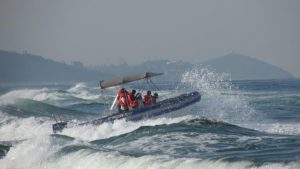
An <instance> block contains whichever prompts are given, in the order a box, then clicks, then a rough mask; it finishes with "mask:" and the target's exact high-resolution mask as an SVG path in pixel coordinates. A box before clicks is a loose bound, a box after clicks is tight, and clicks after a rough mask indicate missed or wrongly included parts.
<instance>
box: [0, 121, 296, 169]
mask: <svg viewBox="0 0 300 169" xmlns="http://www.w3.org/2000/svg"><path fill="white" fill-rule="evenodd" d="M299 145H300V138H299V137H296V136H295V137H290V136H289V137H287V136H285V135H274V134H268V133H264V132H260V131H255V130H251V129H247V128H243V127H239V126H236V125H232V124H228V123H225V122H221V121H213V120H208V119H189V120H180V121H178V122H174V123H170V124H159V125H152V126H141V127H139V128H137V129H135V130H133V131H131V132H128V133H125V134H121V135H116V136H114V137H110V138H105V139H97V140H94V141H84V140H80V139H78V137H70V136H66V135H58V134H54V135H48V136H44V137H41V136H38V137H35V138H31V139H27V140H25V141H22V142H20V143H18V144H16V145H14V147H11V148H10V151H9V152H8V153H7V154H6V156H5V157H4V158H3V159H2V160H0V165H1V166H3V167H4V168H15V167H16V168H41V167H42V168H78V167H80V168H107V167H108V168H132V167H137V168H157V167H160V168H162V167H163V168H198V167H199V166H201V167H202V168H249V169H250V168H251V169H253V168H298V167H299V166H300V163H299V161H298V154H299V153H300V149H299ZM31 153H32V156H30V157H29V156H28V154H31ZM21 164H22V165H21Z"/></svg>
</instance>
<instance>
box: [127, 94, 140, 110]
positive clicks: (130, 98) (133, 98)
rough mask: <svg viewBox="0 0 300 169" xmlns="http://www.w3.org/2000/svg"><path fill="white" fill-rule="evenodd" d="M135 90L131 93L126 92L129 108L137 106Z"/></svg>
mask: <svg viewBox="0 0 300 169" xmlns="http://www.w3.org/2000/svg"><path fill="white" fill-rule="evenodd" d="M135 93H136V91H135V90H132V91H131V93H128V95H127V97H128V104H129V106H130V108H132V109H135V108H137V107H138V106H139V102H138V100H137V99H136V96H135Z"/></svg>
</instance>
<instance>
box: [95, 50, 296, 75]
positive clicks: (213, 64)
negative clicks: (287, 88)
mask: <svg viewBox="0 0 300 169" xmlns="http://www.w3.org/2000/svg"><path fill="white" fill-rule="evenodd" d="M195 65H200V67H206V68H209V69H211V70H213V71H215V72H218V73H229V74H231V78H232V79H233V80H255V79H286V78H293V76H292V75H291V74H290V73H289V72H287V71H284V70H282V69H280V68H279V67H276V66H273V65H271V64H268V63H266V62H263V61H260V60H258V59H255V58H252V57H249V56H244V55H240V54H236V53H231V54H228V55H226V56H223V57H219V58H215V59H211V60H208V61H205V62H200V63H193V64H192V63H186V62H183V61H170V60H156V61H147V62H144V63H142V64H140V65H135V66H133V65H128V64H126V63H124V64H121V65H100V66H97V68H96V69H98V70H101V71H103V72H110V73H112V74H114V75H116V76H122V75H127V74H132V73H136V72H143V71H154V72H164V73H165V76H161V77H158V79H163V80H180V79H181V75H182V74H183V73H184V72H185V71H187V70H189V69H191V68H192V67H193V66H195Z"/></svg>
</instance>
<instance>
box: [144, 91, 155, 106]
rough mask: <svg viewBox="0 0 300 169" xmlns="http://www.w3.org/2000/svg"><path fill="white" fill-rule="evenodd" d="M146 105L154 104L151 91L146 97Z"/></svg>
mask: <svg viewBox="0 0 300 169" xmlns="http://www.w3.org/2000/svg"><path fill="white" fill-rule="evenodd" d="M143 102H144V105H145V106H148V105H151V104H152V103H153V102H152V95H151V91H149V90H148V91H147V94H146V95H145V96H144V101H143Z"/></svg>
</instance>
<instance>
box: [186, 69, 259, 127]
mask: <svg viewBox="0 0 300 169" xmlns="http://www.w3.org/2000/svg"><path fill="white" fill-rule="evenodd" d="M181 82H182V83H184V84H186V85H188V86H190V87H191V88H193V89H194V90H197V91H199V92H200V93H201V94H202V98H201V102H200V103H199V104H200V105H201V107H200V108H199V110H200V112H197V113H198V114H199V115H201V116H204V117H207V118H210V119H217V120H220V121H226V122H231V123H234V124H243V123H245V122H249V120H252V121H253V120H254V119H256V117H255V111H254V110H253V109H252V108H251V107H250V106H249V105H248V103H247V100H246V98H245V97H243V96H241V95H236V94H232V93H234V91H233V89H235V90H236V89H237V87H236V86H234V85H233V83H232V82H231V80H230V75H229V74H225V73H220V74H219V73H216V72H214V71H212V70H209V69H208V68H205V67H204V68H203V67H201V66H195V67H193V68H192V69H191V70H189V71H186V72H185V73H184V74H183V75H182V80H181Z"/></svg>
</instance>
